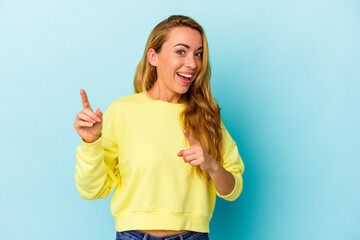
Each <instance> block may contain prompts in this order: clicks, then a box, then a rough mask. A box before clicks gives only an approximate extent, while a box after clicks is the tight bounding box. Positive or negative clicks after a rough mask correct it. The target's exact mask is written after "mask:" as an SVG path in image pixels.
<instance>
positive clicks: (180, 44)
mask: <svg viewBox="0 0 360 240" xmlns="http://www.w3.org/2000/svg"><path fill="white" fill-rule="evenodd" d="M177 46H184V47H186V48H187V49H190V47H189V46H188V45H186V44H184V43H179V44H176V45H175V46H174V47H177ZM200 49H203V47H202V46H201V47H199V48H198V49H197V50H200Z"/></svg>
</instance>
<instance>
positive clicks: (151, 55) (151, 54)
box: [147, 48, 158, 67]
mask: <svg viewBox="0 0 360 240" xmlns="http://www.w3.org/2000/svg"><path fill="white" fill-rule="evenodd" d="M147 59H148V61H149V63H150V64H151V65H152V66H153V67H156V66H157V65H158V56H157V54H156V52H155V50H154V49H153V48H150V49H149V51H148V53H147Z"/></svg>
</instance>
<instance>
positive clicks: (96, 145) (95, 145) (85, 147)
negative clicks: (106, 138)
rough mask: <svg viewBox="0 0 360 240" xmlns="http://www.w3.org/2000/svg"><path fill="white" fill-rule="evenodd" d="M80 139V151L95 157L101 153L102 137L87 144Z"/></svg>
mask: <svg viewBox="0 0 360 240" xmlns="http://www.w3.org/2000/svg"><path fill="white" fill-rule="evenodd" d="M80 139H81V145H80V147H81V150H82V151H83V152H85V153H87V154H89V155H94V154H95V155H96V154H97V153H99V152H101V151H102V150H103V148H102V137H99V138H98V139H97V140H96V141H95V142H92V143H87V142H84V140H83V139H82V138H80Z"/></svg>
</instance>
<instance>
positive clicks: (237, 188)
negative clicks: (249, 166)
mask: <svg viewBox="0 0 360 240" xmlns="http://www.w3.org/2000/svg"><path fill="white" fill-rule="evenodd" d="M231 174H232V175H233V176H234V178H235V186H234V189H233V190H232V191H231V193H229V194H227V195H221V194H220V193H218V191H216V194H217V195H218V196H219V197H221V198H223V199H225V200H227V201H234V200H235V199H236V198H238V196H239V195H240V194H239V191H241V189H240V187H241V186H240V185H241V184H240V179H239V177H238V176H237V175H236V174H234V173H231Z"/></svg>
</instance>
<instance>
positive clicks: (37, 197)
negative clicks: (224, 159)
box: [0, 0, 360, 240]
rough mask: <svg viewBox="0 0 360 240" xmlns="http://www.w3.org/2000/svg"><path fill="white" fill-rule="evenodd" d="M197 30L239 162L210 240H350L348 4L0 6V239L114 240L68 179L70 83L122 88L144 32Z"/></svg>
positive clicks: (99, 206)
mask: <svg viewBox="0 0 360 240" xmlns="http://www.w3.org/2000/svg"><path fill="white" fill-rule="evenodd" d="M172 14H183V15H187V16H190V17H192V18H194V19H195V20H196V21H198V22H199V23H200V24H201V25H202V26H203V27H204V29H205V32H206V34H207V37H208V42H209V48H210V61H211V66H212V73H213V74H212V79H211V86H212V90H213V93H214V96H215V98H216V100H217V102H218V104H219V105H220V107H221V108H222V117H223V120H224V123H225V125H226V127H227V128H228V130H229V132H230V134H231V135H232V137H233V138H234V140H235V141H236V143H237V145H238V148H239V152H240V155H241V156H242V158H243V161H244V164H245V173H244V175H243V177H244V189H243V192H242V195H241V196H240V197H239V198H238V199H237V200H236V201H234V202H227V201H225V200H223V199H220V198H217V204H216V208H215V212H214V216H213V219H212V220H211V222H210V239H212V240H223V239H246V240H248V239H249V240H250V239H251V240H255V239H259V240H260V239H261V240H262V239H284V240H287V239H295V240H296V239H342V240H343V239H360V228H359V226H360V187H359V185H360V184H359V183H360V174H359V169H360V163H359V160H360V158H359V155H360V146H359V145H360V137H359V135H360V128H359V122H360V121H359V120H360V111H359V110H360V105H359V103H360V98H359V95H360V94H359V92H360V91H359V90H360V83H359V81H360V2H359V1H355V0H353V1H351V0H341V1H340V0H339V1H319V0H305V1H291V0H290V1H289V0H271V1H268V0H252V1H235V0H234V1H226V0H225V1H192V0H184V1H165V0H164V1H160V0H153V1H120V0H117V1H116V0H108V1H94V0H86V1H85V0H32V1H27V0H0V91H1V94H0V104H1V105H0V112H1V117H0V130H1V131H0V132H1V138H0V152H1V158H0V161H1V162H0V163H1V165H0V166H1V167H0V194H1V195H0V196H1V197H0V239H4V240H8V239H22V238H26V239H29V240H38V239H53V240H60V239H66V240H71V239H87V240H97V239H115V229H114V220H113V218H112V216H111V213H110V209H109V201H110V198H107V199H103V200H94V201H88V200H84V199H82V198H81V197H80V195H79V194H78V193H77V190H76V188H75V184H74V173H75V162H76V159H75V150H76V147H77V146H78V145H79V144H80V138H79V137H78V135H77V133H76V131H75V130H74V128H73V122H74V119H75V116H76V114H77V113H78V112H79V111H81V109H82V106H81V99H80V93H79V91H80V88H84V89H85V90H86V91H87V93H88V96H89V99H90V103H91V105H92V106H93V107H94V108H97V107H99V108H101V110H102V111H105V110H106V108H107V107H108V106H109V104H110V103H111V102H112V101H114V100H116V99H117V98H120V97H122V96H126V95H129V94H132V93H133V92H134V90H133V85H132V84H133V76H134V72H135V68H136V66H137V64H138V62H139V60H140V58H141V57H142V54H143V51H144V47H145V43H146V40H147V37H148V36H149V34H150V32H151V30H152V28H153V27H154V26H155V25H156V24H157V23H159V22H160V21H162V20H163V19H165V18H167V17H169V16H170V15H172Z"/></svg>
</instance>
